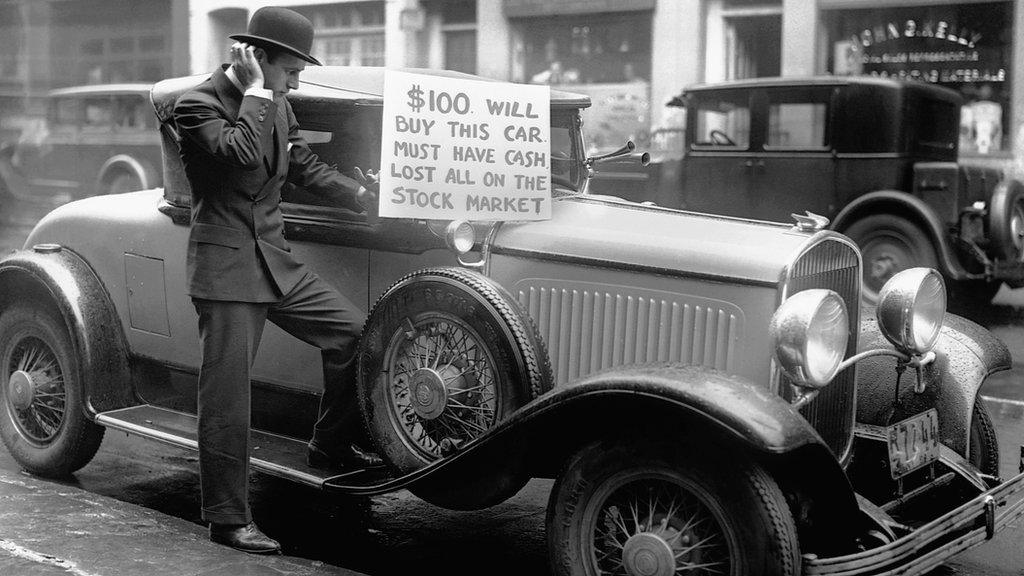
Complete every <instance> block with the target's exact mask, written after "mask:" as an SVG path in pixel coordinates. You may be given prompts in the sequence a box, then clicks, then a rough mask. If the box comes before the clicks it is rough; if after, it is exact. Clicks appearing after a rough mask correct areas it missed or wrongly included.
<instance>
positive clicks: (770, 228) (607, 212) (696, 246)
mask: <svg viewBox="0 0 1024 576" xmlns="http://www.w3.org/2000/svg"><path fill="white" fill-rule="evenodd" d="M824 234H833V233H831V232H824ZM812 236H813V233H809V232H805V231H801V230H798V229H797V228H796V227H795V226H794V225H792V224H784V223H771V222H762V221H757V220H745V219H739V218H731V217H725V216H714V215H708V214H698V213H694V212H685V211H682V210H672V209H668V208H661V207H658V206H649V205H643V204H637V203H633V202H627V201H624V200H621V199H618V198H614V197H604V196H597V197H595V196H582V195H581V196H576V197H563V198H560V199H558V200H557V201H556V202H555V203H554V207H553V214H552V219H551V220H546V221H540V222H523V223H511V222H509V223H505V224H503V225H502V226H501V227H500V228H499V230H498V232H497V234H496V235H495V237H494V240H493V242H492V244H491V246H490V249H491V251H492V253H495V254H502V253H505V254H512V253H520V254H528V255H530V256H532V257H536V258H542V259H559V260H566V261H575V262H582V263H589V264H593V265H596V266H612V267H615V268H620V269H622V268H625V269H633V270H637V271H645V272H653V273H658V274H667V275H676V274H685V275H688V276H693V275H697V276H701V277H705V278H707V279H708V280H711V281H716V280H717V281H723V282H737V281H739V282H744V283H755V284H766V285H777V284H778V283H779V282H780V281H781V280H782V275H783V273H784V272H785V268H786V266H787V264H788V263H789V262H791V261H792V260H793V259H794V258H796V256H797V255H798V254H799V253H800V251H801V250H802V249H803V248H804V247H805V246H807V245H808V243H809V242H811V240H812Z"/></svg>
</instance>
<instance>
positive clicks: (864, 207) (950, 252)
mask: <svg viewBox="0 0 1024 576" xmlns="http://www.w3.org/2000/svg"><path fill="white" fill-rule="evenodd" d="M880 212H884V213H889V214H895V215H897V216H903V217H904V218H907V219H908V220H910V221H912V222H914V223H915V224H917V225H918V226H920V227H921V229H922V230H924V231H925V233H926V234H928V237H929V238H930V239H931V241H932V244H933V245H934V246H935V250H936V252H937V253H936V256H937V257H938V260H939V267H940V268H941V270H940V271H941V272H942V274H943V275H944V276H946V277H948V278H951V279H953V280H963V279H966V278H967V276H968V272H967V271H966V270H965V269H964V267H963V265H961V264H960V260H959V259H958V258H957V255H956V252H955V251H954V249H953V246H952V245H951V244H950V241H949V238H948V237H947V235H946V225H945V224H944V223H943V222H942V220H941V219H940V218H939V217H938V215H936V214H935V211H934V210H933V209H932V208H931V206H929V205H928V204H926V203H925V202H924V201H923V200H921V199H920V198H918V197H916V196H911V195H910V194H907V193H906V192H901V191H899V190H879V191H876V192H871V193H869V194H865V195H863V196H860V197H859V198H857V199H855V200H853V201H852V202H850V203H849V204H847V205H846V207H845V208H843V209H842V211H840V212H839V214H837V215H836V218H835V220H834V221H833V222H832V229H833V230H837V231H839V232H842V231H843V230H845V229H846V228H848V227H849V226H850V225H851V224H853V223H854V222H856V221H857V220H859V219H861V218H863V217H864V216H867V215H869V214H878V213H880Z"/></svg>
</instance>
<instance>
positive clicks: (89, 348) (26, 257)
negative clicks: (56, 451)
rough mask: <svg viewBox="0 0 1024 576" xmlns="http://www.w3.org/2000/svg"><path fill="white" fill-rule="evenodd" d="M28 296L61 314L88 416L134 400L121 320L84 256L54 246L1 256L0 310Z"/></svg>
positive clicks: (133, 402) (120, 406)
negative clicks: (83, 393)
mask: <svg viewBox="0 0 1024 576" xmlns="http://www.w3.org/2000/svg"><path fill="white" fill-rule="evenodd" d="M28 300H31V301H32V302H34V303H35V304H37V305H39V306H42V307H46V308H48V309H51V310H54V311H56V312H58V313H59V314H60V315H61V317H62V318H63V319H64V322H65V324H66V325H67V329H68V333H69V334H70V335H71V341H72V343H73V345H74V347H75V352H76V356H77V358H78V361H79V370H80V374H79V376H80V377H81V381H82V382H83V383H84V386H85V398H86V405H85V406H84V408H85V410H86V412H87V413H88V415H89V416H90V418H91V417H92V416H94V415H95V414H96V413H97V412H102V411H105V410H113V409H115V408H123V407H125V406H130V405H133V404H136V403H137V402H135V401H134V399H133V395H132V390H131V384H130V383H131V378H130V372H129V364H128V353H127V346H126V344H125V338H124V334H123V333H122V331H121V321H120V319H119V318H118V317H117V314H116V313H115V310H114V305H113V303H112V302H111V300H110V296H109V295H108V294H107V291H106V290H105V289H104V287H103V284H102V283H101V282H100V280H99V278H98V277H97V276H96V274H95V273H94V272H93V270H92V269H91V268H90V267H89V265H88V264H86V263H85V261H83V260H82V259H81V258H80V257H79V256H78V255H77V254H75V253H73V252H71V251H70V250H67V249H62V248H60V247H57V246H56V245H43V246H41V247H37V249H36V250H21V251H18V252H15V253H14V254H12V255H11V256H9V257H7V258H5V259H3V260H2V261H0V310H3V309H6V308H7V307H9V306H11V305H12V304H13V303H15V302H25V301H28Z"/></svg>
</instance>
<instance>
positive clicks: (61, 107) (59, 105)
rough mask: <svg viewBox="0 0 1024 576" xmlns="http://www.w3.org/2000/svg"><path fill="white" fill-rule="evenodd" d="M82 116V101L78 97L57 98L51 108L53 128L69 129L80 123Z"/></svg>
mask: <svg viewBox="0 0 1024 576" xmlns="http://www.w3.org/2000/svg"><path fill="white" fill-rule="evenodd" d="M81 118H82V101H81V100H79V99H77V98H57V99H56V100H54V102H53V105H52V108H51V117H50V124H51V127H52V128H56V129H61V128H64V129H68V128H75V127H77V126H78V125H79V123H80V122H81Z"/></svg>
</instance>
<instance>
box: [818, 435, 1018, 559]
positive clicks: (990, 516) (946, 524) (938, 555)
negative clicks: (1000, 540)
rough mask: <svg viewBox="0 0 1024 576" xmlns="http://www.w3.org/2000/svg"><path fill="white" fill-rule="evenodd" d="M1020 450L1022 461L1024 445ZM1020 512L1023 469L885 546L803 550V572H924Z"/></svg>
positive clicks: (981, 539)
mask: <svg viewBox="0 0 1024 576" xmlns="http://www.w3.org/2000/svg"><path fill="white" fill-rule="evenodd" d="M1021 451H1022V455H1021V458H1022V464H1024V448H1022V449H1021ZM1022 468H1024V466H1022ZM1022 515H1024V473H1020V474H1017V475H1016V476H1014V477H1013V478H1011V479H1010V480H1007V481H1006V482H1004V483H1002V484H1000V485H998V486H996V487H995V488H992V489H990V490H987V491H985V492H982V493H981V494H979V495H978V496H976V497H974V498H973V499H971V500H970V501H968V502H966V503H964V504H963V505H961V506H960V507H958V508H955V509H953V510H951V511H950V512H948V513H946V514H944V515H942V516H940V517H939V518H936V519H935V520H932V521H931V522H928V523H927V524H924V525H923V526H921V527H920V528H918V529H917V530H914V531H913V532H911V533H910V534H907V535H906V536H903V537H902V538H899V539H897V540H895V541H893V542H890V543H888V544H886V545H884V546H879V547H878V548H872V549H870V550H865V551H863V552H857V553H855V554H847V555H845V556H834V557H830V558H819V557H817V556H815V555H813V554H805V555H804V556H803V573H804V574H805V575H806V576H811V575H818V574H829V575H834V576H865V575H868V574H870V575H876V576H877V575H896V574H899V575H901V576H910V575H913V574H924V573H926V572H928V571H930V570H932V569H934V568H935V567H937V566H939V565H941V564H942V563H943V562H945V561H946V560H948V559H949V558H951V557H953V556H955V555H957V554H959V553H961V552H964V551H965V550H968V549H970V548H973V547H975V546H977V545H979V544H983V543H985V542H986V541H987V540H991V539H992V537H993V536H994V535H995V534H996V533H998V532H999V531H1001V530H1002V529H1003V528H1005V527H1006V526H1007V525H1008V524H1010V523H1011V522H1013V521H1014V520H1016V519H1017V518H1019V517H1020V516H1022Z"/></svg>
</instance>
